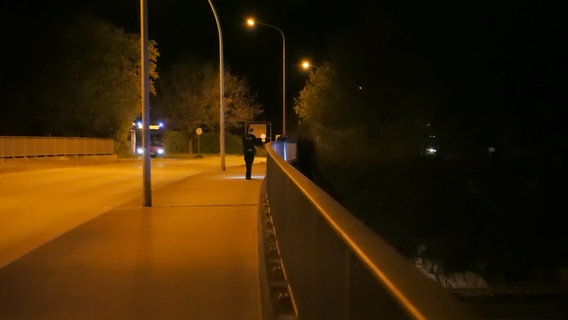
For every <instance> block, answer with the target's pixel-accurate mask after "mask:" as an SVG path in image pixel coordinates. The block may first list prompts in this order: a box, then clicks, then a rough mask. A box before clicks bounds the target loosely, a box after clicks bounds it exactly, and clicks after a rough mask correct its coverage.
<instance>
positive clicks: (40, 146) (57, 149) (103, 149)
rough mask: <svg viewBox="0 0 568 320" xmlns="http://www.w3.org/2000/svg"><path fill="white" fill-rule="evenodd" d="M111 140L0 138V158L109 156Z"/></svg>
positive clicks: (112, 150)
mask: <svg viewBox="0 0 568 320" xmlns="http://www.w3.org/2000/svg"><path fill="white" fill-rule="evenodd" d="M113 153H114V141H113V140H112V139H95V138H59V137H14V136H3V137H0V158H28V157H56V156H86V155H111V154H113Z"/></svg>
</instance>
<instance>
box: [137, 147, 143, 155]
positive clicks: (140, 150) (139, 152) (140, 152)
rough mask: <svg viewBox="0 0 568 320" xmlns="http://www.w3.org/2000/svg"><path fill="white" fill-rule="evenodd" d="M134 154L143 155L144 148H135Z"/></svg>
mask: <svg viewBox="0 0 568 320" xmlns="http://www.w3.org/2000/svg"><path fill="white" fill-rule="evenodd" d="M136 154H144V148H136Z"/></svg>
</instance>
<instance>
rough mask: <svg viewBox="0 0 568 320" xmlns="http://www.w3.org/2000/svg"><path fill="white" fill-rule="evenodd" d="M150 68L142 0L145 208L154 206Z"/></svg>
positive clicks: (141, 60) (141, 70)
mask: <svg viewBox="0 0 568 320" xmlns="http://www.w3.org/2000/svg"><path fill="white" fill-rule="evenodd" d="M148 70H149V66H148V4H147V0H140V94H141V96H142V100H141V104H142V126H143V127H142V142H143V144H144V163H143V166H142V187H143V191H142V194H143V199H144V203H143V206H144V207H151V206H152V182H151V176H152V175H151V173H150V93H149V92H150V79H149V72H148Z"/></svg>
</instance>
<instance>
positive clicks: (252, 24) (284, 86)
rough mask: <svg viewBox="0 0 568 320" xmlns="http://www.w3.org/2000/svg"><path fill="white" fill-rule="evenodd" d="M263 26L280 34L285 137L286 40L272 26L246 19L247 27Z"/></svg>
mask: <svg viewBox="0 0 568 320" xmlns="http://www.w3.org/2000/svg"><path fill="white" fill-rule="evenodd" d="M257 24H258V25H260V26H265V27H269V28H272V29H275V30H276V31H278V32H280V35H281V36H282V136H285V135H286V38H285V37H284V32H282V30H280V28H278V27H276V26H273V25H271V24H268V23H263V22H260V21H256V20H254V19H253V18H248V19H247V25H248V26H249V27H251V28H252V27H254V26H255V25H257Z"/></svg>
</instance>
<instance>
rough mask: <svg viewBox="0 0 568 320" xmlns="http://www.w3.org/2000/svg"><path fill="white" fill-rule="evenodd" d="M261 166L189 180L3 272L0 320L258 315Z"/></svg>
mask: <svg viewBox="0 0 568 320" xmlns="http://www.w3.org/2000/svg"><path fill="white" fill-rule="evenodd" d="M265 170H266V164H264V163H263V164H255V166H254V167H253V180H245V179H244V166H242V167H234V168H227V171H225V172H220V171H219V172H217V173H209V174H201V175H197V176H193V177H190V178H187V179H184V180H181V181H178V182H175V183H172V184H169V185H167V186H165V187H163V188H160V189H157V190H154V191H153V197H152V198H153V199H152V200H153V206H152V207H151V208H143V207H142V206H141V204H142V200H141V199H137V200H134V201H131V202H129V203H126V204H124V205H123V206H121V207H118V208H115V209H113V210H111V211H109V212H107V213H105V214H103V215H101V216H99V217H98V218H95V219H93V220H91V221H89V222H87V223H85V224H83V225H81V226H79V227H77V228H76V229H74V230H71V231H69V232H68V233H66V234H64V235H62V236H61V237H59V238H57V239H55V240H53V241H51V242H49V243H47V244H46V245H44V246H42V247H40V248H38V249H36V250H34V251H32V252H31V253H29V254H28V255H26V256H24V257H22V258H21V259H19V260H17V261H15V262H13V263H11V264H9V265H7V266H6V267H4V268H3V269H0V319H58V320H59V319H81V320H83V319H204V320H205V319H207V320H209V319H223V320H224V319H246V320H254V319H260V318H261V310H260V293H259V278H258V240H257V214H258V209H257V205H258V201H259V197H260V189H261V184H262V179H263V178H264V175H265Z"/></svg>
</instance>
